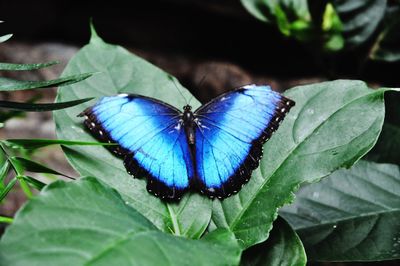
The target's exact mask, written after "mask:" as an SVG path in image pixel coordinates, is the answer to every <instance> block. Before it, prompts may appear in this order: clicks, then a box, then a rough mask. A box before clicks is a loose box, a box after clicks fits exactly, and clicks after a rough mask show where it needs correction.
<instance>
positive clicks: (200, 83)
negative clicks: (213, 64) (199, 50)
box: [189, 71, 210, 105]
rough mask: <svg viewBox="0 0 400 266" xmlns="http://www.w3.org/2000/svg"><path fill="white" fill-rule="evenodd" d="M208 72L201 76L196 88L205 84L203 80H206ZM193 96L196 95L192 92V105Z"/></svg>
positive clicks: (190, 99)
mask: <svg viewBox="0 0 400 266" xmlns="http://www.w3.org/2000/svg"><path fill="white" fill-rule="evenodd" d="M208 73H210V72H208V71H207V73H206V74H204V76H203V77H202V78H201V80H200V81H199V83H198V84H197V85H196V88H198V89H200V87H201V85H203V82H204V81H205V80H206V77H207V76H208ZM193 97H194V95H193V94H192V96H191V97H190V98H189V105H190V102H191V101H192V99H193Z"/></svg>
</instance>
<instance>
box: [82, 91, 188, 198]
mask: <svg viewBox="0 0 400 266" xmlns="http://www.w3.org/2000/svg"><path fill="white" fill-rule="evenodd" d="M181 115H182V113H181V112H180V111H179V110H178V109H176V108H175V107H172V106H170V105H168V104H166V103H163V102H160V101H158V100H155V99H152V98H148V97H144V96H139V95H128V94H120V95H117V96H111V97H104V98H102V99H101V100H100V101H99V102H98V103H96V104H95V105H94V106H93V107H90V108H88V109H86V110H85V111H84V112H82V113H81V116H85V122H84V123H85V125H86V126H87V127H88V129H89V130H90V131H91V132H92V134H94V135H95V136H96V137H97V138H99V139H100V140H102V141H108V142H115V143H118V144H119V145H120V146H117V147H115V148H111V149H112V151H113V152H114V153H116V154H117V155H120V156H122V157H123V158H124V165H125V168H126V169H127V171H128V173H130V174H132V175H134V176H135V177H143V176H145V177H146V178H147V179H148V180H147V190H148V191H149V192H150V193H152V194H154V195H155V196H158V197H161V198H169V199H178V198H180V197H181V196H182V194H183V192H184V191H185V190H187V189H188V188H189V180H190V178H191V177H192V176H193V165H192V161H191V157H190V151H189V145H188V143H187V140H186V135H185V130H184V128H183V127H182V125H181V120H180V119H181ZM111 147H112V146H111Z"/></svg>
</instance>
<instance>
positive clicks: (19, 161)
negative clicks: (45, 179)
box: [9, 156, 74, 179]
mask: <svg viewBox="0 0 400 266" xmlns="http://www.w3.org/2000/svg"><path fill="white" fill-rule="evenodd" d="M9 160H11V162H12V164H13V165H14V166H16V167H18V169H25V170H26V171H29V172H34V173H46V174H53V175H62V176H65V177H68V178H71V179H74V178H72V177H70V176H68V175H65V174H63V173H60V172H58V171H56V170H53V169H51V168H48V167H47V166H44V165H42V164H40V163H37V162H34V161H31V160H28V159H25V158H21V157H15V156H14V157H11V158H9Z"/></svg>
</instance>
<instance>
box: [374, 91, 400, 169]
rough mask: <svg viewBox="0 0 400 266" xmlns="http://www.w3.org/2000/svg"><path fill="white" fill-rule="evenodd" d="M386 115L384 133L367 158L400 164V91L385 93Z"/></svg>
mask: <svg viewBox="0 0 400 266" xmlns="http://www.w3.org/2000/svg"><path fill="white" fill-rule="evenodd" d="M385 102H386V117H385V123H384V124H383V129H382V133H381V135H380V136H379V139H378V142H377V143H376V145H375V146H374V148H373V149H372V150H371V151H370V152H369V153H368V154H367V157H366V158H367V159H368V160H372V161H375V162H379V163H394V164H397V165H400V108H399V106H400V93H397V92H389V93H386V94H385Z"/></svg>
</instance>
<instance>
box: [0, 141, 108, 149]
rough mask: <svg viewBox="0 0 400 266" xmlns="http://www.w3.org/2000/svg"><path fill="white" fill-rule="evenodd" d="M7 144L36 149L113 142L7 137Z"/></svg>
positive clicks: (97, 144) (101, 144)
mask: <svg viewBox="0 0 400 266" xmlns="http://www.w3.org/2000/svg"><path fill="white" fill-rule="evenodd" d="M3 142H5V143H6V144H7V145H8V146H10V147H12V148H24V149H38V148H43V147H46V146H50V145H57V144H58V145H66V146H71V145H83V146H114V145H116V144H115V143H103V142H91V141H75V140H64V139H7V140H4V141H3Z"/></svg>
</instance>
